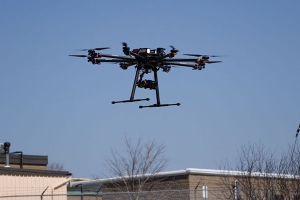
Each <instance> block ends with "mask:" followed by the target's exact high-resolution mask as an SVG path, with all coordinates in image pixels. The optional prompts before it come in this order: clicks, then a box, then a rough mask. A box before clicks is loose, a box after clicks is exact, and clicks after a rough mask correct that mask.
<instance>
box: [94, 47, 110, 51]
mask: <svg viewBox="0 0 300 200" xmlns="http://www.w3.org/2000/svg"><path fill="white" fill-rule="evenodd" d="M94 49H95V50H96V51H101V50H105V49H110V48H109V47H100V48H94Z"/></svg>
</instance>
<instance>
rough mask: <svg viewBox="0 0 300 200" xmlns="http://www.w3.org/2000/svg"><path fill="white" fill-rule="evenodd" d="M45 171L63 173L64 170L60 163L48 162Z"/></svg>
mask: <svg viewBox="0 0 300 200" xmlns="http://www.w3.org/2000/svg"><path fill="white" fill-rule="evenodd" d="M47 169H48V170H53V171H63V170H64V166H63V164H61V163H58V162H50V163H49V164H48V165H47Z"/></svg>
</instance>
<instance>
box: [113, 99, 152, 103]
mask: <svg viewBox="0 0 300 200" xmlns="http://www.w3.org/2000/svg"><path fill="white" fill-rule="evenodd" d="M149 100H150V98H146V99H132V100H123V101H112V102H111V103H112V104H116V103H129V102H136V101H149Z"/></svg>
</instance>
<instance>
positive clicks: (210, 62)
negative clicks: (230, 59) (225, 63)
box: [205, 61, 222, 64]
mask: <svg viewBox="0 0 300 200" xmlns="http://www.w3.org/2000/svg"><path fill="white" fill-rule="evenodd" d="M220 62H222V61H206V62H205V63H208V64H213V63H220Z"/></svg>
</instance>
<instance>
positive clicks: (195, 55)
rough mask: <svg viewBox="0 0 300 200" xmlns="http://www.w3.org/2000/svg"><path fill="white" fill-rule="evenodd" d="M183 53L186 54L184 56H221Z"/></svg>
mask: <svg viewBox="0 0 300 200" xmlns="http://www.w3.org/2000/svg"><path fill="white" fill-rule="evenodd" d="M183 55H186V56H195V57H202V56H207V57H222V56H219V55H201V54H183Z"/></svg>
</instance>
